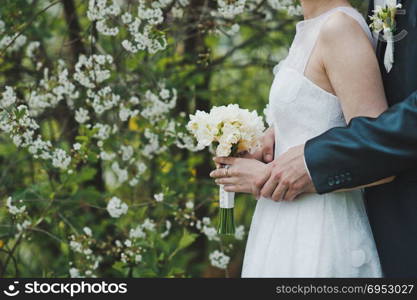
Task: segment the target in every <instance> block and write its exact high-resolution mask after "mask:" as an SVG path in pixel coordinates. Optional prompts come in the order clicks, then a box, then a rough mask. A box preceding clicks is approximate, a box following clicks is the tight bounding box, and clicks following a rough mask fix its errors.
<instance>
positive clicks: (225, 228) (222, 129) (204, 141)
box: [187, 104, 265, 234]
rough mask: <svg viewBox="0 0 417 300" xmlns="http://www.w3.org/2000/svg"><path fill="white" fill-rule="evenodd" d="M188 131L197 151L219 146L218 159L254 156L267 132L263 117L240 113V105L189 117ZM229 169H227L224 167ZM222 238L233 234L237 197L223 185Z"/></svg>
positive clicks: (220, 227)
mask: <svg viewBox="0 0 417 300" xmlns="http://www.w3.org/2000/svg"><path fill="white" fill-rule="evenodd" d="M187 129H188V130H189V131H190V132H191V133H192V134H193V135H194V136H195V138H196V140H197V142H198V145H197V148H198V149H203V148H205V147H207V146H210V145H212V144H214V145H216V146H217V147H216V156H222V157H227V156H237V155H239V154H240V153H243V152H249V153H253V152H255V151H256V150H257V149H258V148H259V147H260V138H261V136H262V134H263V131H264V130H265V126H264V122H263V119H262V117H260V116H258V114H257V113H256V111H249V110H247V109H241V108H239V106H238V105H237V104H229V105H228V106H219V107H216V106H214V107H213V108H212V109H211V111H210V113H206V112H204V111H197V112H196V114H195V115H191V116H190V121H189V123H188V124H187ZM222 167H226V168H227V167H228V166H222ZM219 195H220V197H219V198H220V199H219V200H220V221H219V228H218V231H219V233H220V234H234V231H235V228H234V217H233V208H234V196H235V194H234V193H232V192H226V191H225V190H224V186H223V185H220V194H219Z"/></svg>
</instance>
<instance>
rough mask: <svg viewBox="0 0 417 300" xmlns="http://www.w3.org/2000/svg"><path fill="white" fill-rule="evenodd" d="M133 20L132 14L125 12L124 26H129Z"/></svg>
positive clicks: (123, 16) (123, 17)
mask: <svg viewBox="0 0 417 300" xmlns="http://www.w3.org/2000/svg"><path fill="white" fill-rule="evenodd" d="M132 19H133V17H132V15H131V14H130V13H128V12H125V13H124V14H123V15H122V22H123V23H124V24H128V23H130V22H132Z"/></svg>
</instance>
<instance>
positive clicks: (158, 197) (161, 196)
mask: <svg viewBox="0 0 417 300" xmlns="http://www.w3.org/2000/svg"><path fill="white" fill-rule="evenodd" d="M153 198H154V199H155V201H156V202H162V201H163V200H164V194H163V193H159V194H155V195H153Z"/></svg>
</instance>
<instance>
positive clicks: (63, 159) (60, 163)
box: [52, 149, 71, 170]
mask: <svg viewBox="0 0 417 300" xmlns="http://www.w3.org/2000/svg"><path fill="white" fill-rule="evenodd" d="M70 163H71V157H70V156H68V155H67V152H65V151H64V150H62V149H55V151H54V152H53V153H52V165H53V166H54V167H56V168H60V169H64V170H65V169H67V168H68V165H69V164H70Z"/></svg>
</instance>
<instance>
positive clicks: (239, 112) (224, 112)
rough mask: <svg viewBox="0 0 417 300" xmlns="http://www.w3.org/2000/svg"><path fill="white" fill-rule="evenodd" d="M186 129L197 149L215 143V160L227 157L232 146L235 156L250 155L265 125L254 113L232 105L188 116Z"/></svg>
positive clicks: (257, 144) (258, 141) (258, 144)
mask: <svg viewBox="0 0 417 300" xmlns="http://www.w3.org/2000/svg"><path fill="white" fill-rule="evenodd" d="M187 129H188V130H189V131H190V132H191V133H192V134H193V135H194V136H195V138H196V139H197V142H198V146H197V147H198V148H200V149H202V148H204V147H207V146H209V145H210V144H211V143H213V142H217V143H218V146H217V149H216V155H217V156H229V155H230V154H231V151H232V147H233V146H237V151H238V152H243V151H249V152H251V153H253V152H254V151H256V150H257V149H258V148H259V146H260V138H261V137H262V134H263V131H264V130H265V125H264V123H263V120H262V118H261V117H259V116H258V114H257V113H256V111H252V112H251V111H249V110H247V109H241V108H239V106H238V105H236V104H229V105H228V106H219V107H216V106H214V107H213V108H212V109H211V111H210V113H206V112H203V111H197V112H196V114H195V115H191V116H190V121H189V122H188V124H187Z"/></svg>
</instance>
